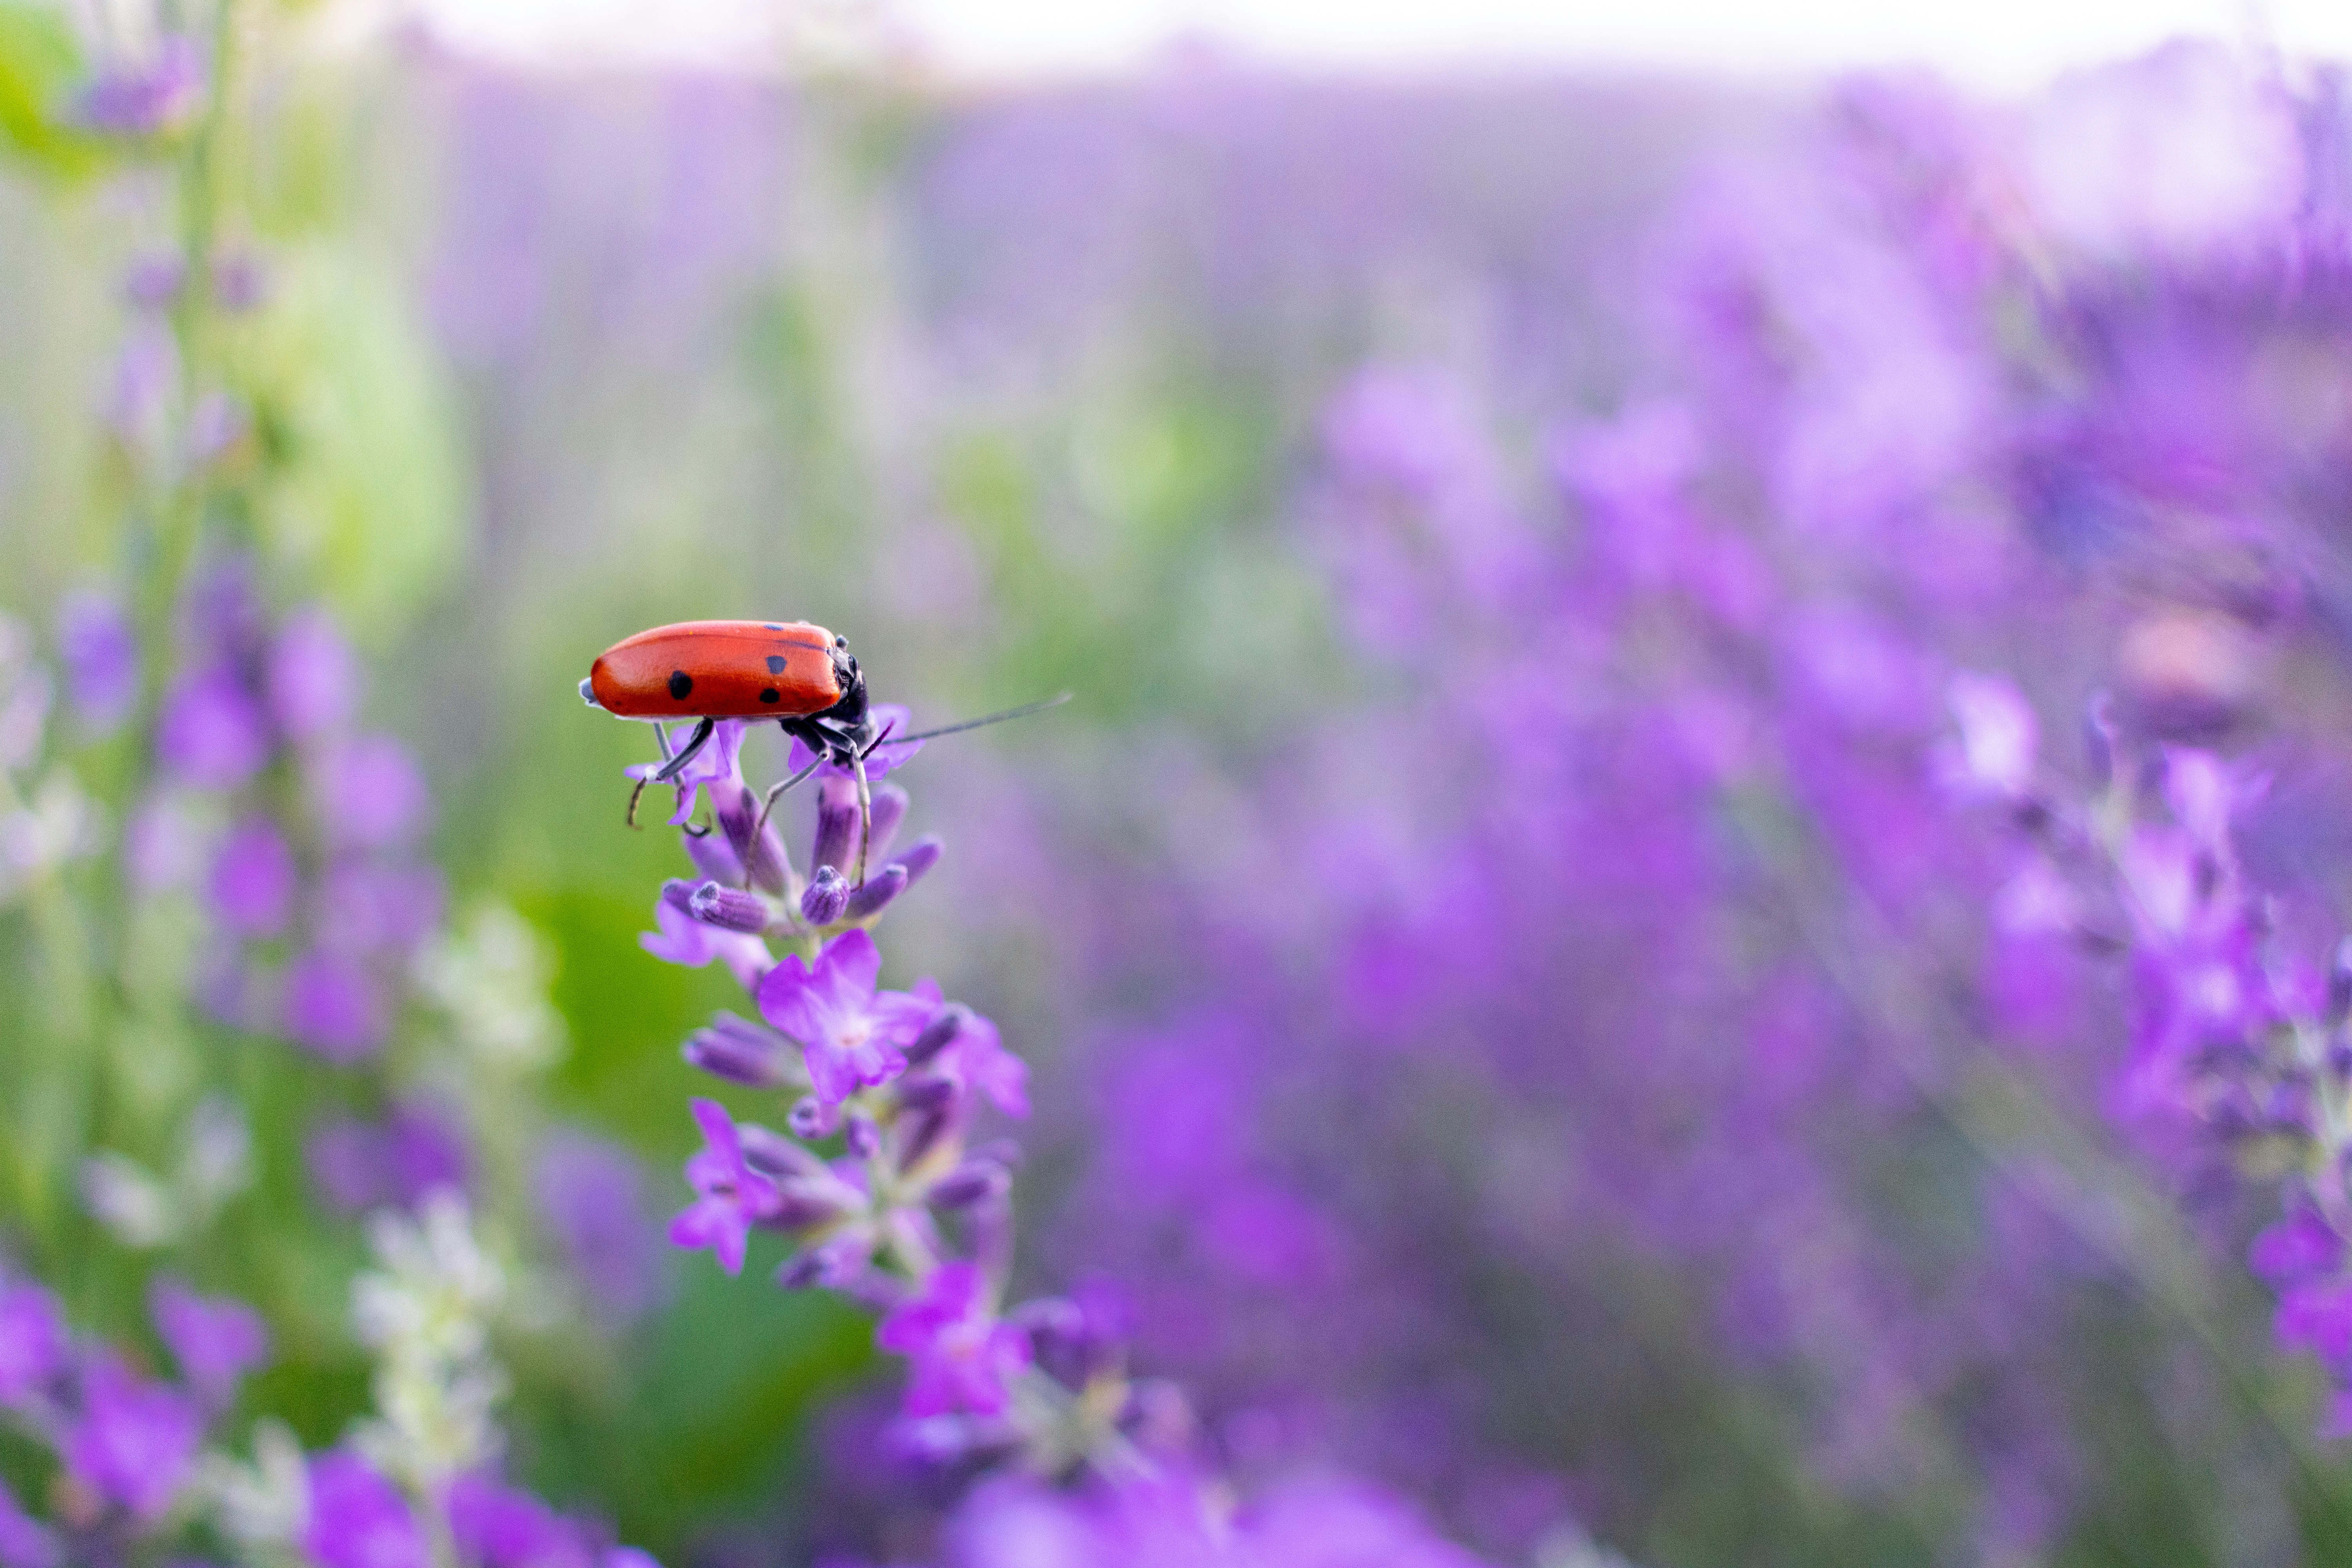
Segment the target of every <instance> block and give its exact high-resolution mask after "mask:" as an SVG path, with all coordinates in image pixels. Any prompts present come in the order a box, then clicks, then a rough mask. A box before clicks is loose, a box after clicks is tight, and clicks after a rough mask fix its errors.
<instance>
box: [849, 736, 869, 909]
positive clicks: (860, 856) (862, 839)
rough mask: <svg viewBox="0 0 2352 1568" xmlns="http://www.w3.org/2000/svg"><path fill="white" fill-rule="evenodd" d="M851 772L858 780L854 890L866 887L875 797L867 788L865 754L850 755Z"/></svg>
mask: <svg viewBox="0 0 2352 1568" xmlns="http://www.w3.org/2000/svg"><path fill="white" fill-rule="evenodd" d="M849 771H850V773H852V774H853V775H854V776H855V777H856V780H857V879H856V880H855V881H853V882H852V883H850V886H851V887H852V888H862V887H864V886H866V840H867V839H869V838H871V837H874V796H873V794H872V792H870V791H869V790H868V789H867V788H866V758H865V755H864V753H862V752H850V753H849Z"/></svg>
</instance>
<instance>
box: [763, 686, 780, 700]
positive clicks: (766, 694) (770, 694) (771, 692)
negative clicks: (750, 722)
mask: <svg viewBox="0 0 2352 1568" xmlns="http://www.w3.org/2000/svg"><path fill="white" fill-rule="evenodd" d="M760 700H761V701H762V702H781V701H782V700H783V698H782V696H781V695H779V694H778V692H777V690H776V689H775V688H774V687H772V686H766V687H762V688H761V689H760Z"/></svg>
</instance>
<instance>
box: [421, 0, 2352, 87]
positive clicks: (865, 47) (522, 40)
mask: <svg viewBox="0 0 2352 1568" xmlns="http://www.w3.org/2000/svg"><path fill="white" fill-rule="evenodd" d="M396 3H404V4H405V5H406V6H408V7H409V8H410V9H412V10H413V11H414V12H415V13H417V14H420V15H421V16H422V17H423V19H424V22H425V26H426V27H427V28H428V29H429V30H430V31H431V32H432V33H433V34H434V35H435V36H436V37H439V38H440V39H441V40H442V41H443V42H445V43H446V44H447V45H448V46H450V47H454V48H457V49H459V50H462V51H465V52H469V53H479V54H486V55H491V56H495V57H499V58H508V59H518V58H520V59H527V60H532V61H538V62H543V63H549V64H584V63H614V62H616V61H620V60H626V59H632V58H634V59H640V60H645V61H647V62H659V63H673V64H678V63H682V64H693V65H702V66H713V65H715V66H721V67H733V68H759V67H761V66H765V65H768V64H771V63H772V62H776V61H778V60H780V59H781V58H782V55H783V52H784V50H785V48H786V47H787V46H786V42H785V40H786V39H792V40H795V41H796V42H797V44H798V46H799V47H801V48H803V49H808V48H817V49H826V48H837V49H847V50H851V51H871V50H873V49H874V48H876V47H877V39H882V38H891V39H896V40H897V41H898V44H899V45H900V46H901V47H907V48H909V49H911V50H912V52H914V53H916V54H917V55H919V57H920V58H925V59H927V60H929V61H930V62H931V63H933V64H935V65H937V66H938V67H940V68H942V69H944V70H946V71H948V72H950V73H951V74H955V75H964V76H978V77H984V78H1007V77H1011V78H1028V77H1037V76H1061V75H1069V74H1074V73H1095V72H1099V71H1104V70H1113V69H1117V68H1120V67H1123V66H1128V65H1131V64H1134V63H1136V62H1139V61H1145V60H1149V59H1150V58H1152V57H1153V56H1154V55H1155V54H1157V53H1159V52H1160V51H1162V50H1164V49H1165V48H1167V47H1168V46H1169V45H1170V44H1171V42H1181V41H1202V40H1206V41H1211V42H1213V43H1215V44H1218V45H1222V46H1223V47H1226V48H1227V49H1229V50H1231V51H1232V52H1233V53H1234V54H1236V55H1238V56H1240V57H1242V58H1256V59H1263V60H1268V61H1278V62H1303V63H1308V64H1321V65H1337V66H1342V67H1355V68H1371V69H1394V68H1411V67H1415V66H1427V65H1433V64H1447V63H1455V64H1458V63H1465V62H1469V63H1486V64H1494V63H1504V64H1515V65H1522V66H1540V65H1548V64H1559V63H1585V64H1594V63H1602V64H1621V65H1634V66H1663V67H1668V68H1684V69H1696V70H1700V71H1709V72H1733V73H1746V72H1757V71H1763V72H1783V71H1790V70H1810V69H1819V68H1835V67H1847V66H1856V65H1882V64H1894V63H1927V64H1931V65H1934V66H1937V67H1938V68H1942V69H1943V70H1945V71H1947V72H1948V73H1950V74H1952V75H1955V76H1958V77H1959V78H1961V79H1965V80H1968V81H1970V82H1973V83H1976V84H1978V85H1980V86H1985V87H1990V88H1994V89H2016V88H2022V87H2027V86H2031V85H2032V84H2033V83H2035V82H2038V81H2040V80H2042V79H2046V78H2047V77H2049V76H2050V75H2052V74H2053V73H2055V72H2056V71H2059V70H2062V69H2063V68H2067V67H2069V66H2073V65H2079V64H2084V63H2088V62H2091V61H2094V60H2098V59H2103V58H2113V57H2115V56H2117V55H2121V54H2127V53H2132V52H2136V51H2137V50H2140V49H2144V48H2147V47H2150V46H2152V45H2154V44H2157V43H2159V42H2161V41H2163V40H2164V39H2165V38H2168V37H2173V36H2175V35H2178V34H2180V33H2184V32H2194V33H2203V34H2210V35H2220V36H2222V37H2232V38H2237V39H2241V40H2255V41H2263V42H2268V43H2274V44H2276V45H2278V46H2280V47H2283V48H2284V49H2285V50H2286V51H2287V52H2289V53H2291V54H2297V55H2331V56H2336V57H2342V58H2352V0H396Z"/></svg>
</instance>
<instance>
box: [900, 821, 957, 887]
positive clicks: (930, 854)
mask: <svg viewBox="0 0 2352 1568" xmlns="http://www.w3.org/2000/svg"><path fill="white" fill-rule="evenodd" d="M946 851H947V845H946V844H945V843H944V842H943V841H941V839H940V837H939V836H938V835H937V834H935V833H926V834H925V835H923V837H920V838H918V839H916V840H915V841H914V842H913V843H912V844H909V845H908V846H907V852H906V853H905V854H904V855H901V856H899V857H898V858H897V859H896V860H893V861H892V862H890V863H891V864H892V865H894V866H904V867H905V868H907V886H908V887H910V888H911V887H913V886H914V885H915V884H916V883H918V882H919V881H921V880H922V879H923V877H924V874H925V873H927V872H928V871H929V870H930V868H932V867H934V866H936V865H938V864H939V863H940V856H941V855H942V854H945V853H946Z"/></svg>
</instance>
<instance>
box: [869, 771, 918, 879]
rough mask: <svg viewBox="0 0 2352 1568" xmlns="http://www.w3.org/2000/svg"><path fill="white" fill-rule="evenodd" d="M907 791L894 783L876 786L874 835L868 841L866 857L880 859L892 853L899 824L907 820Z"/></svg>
mask: <svg viewBox="0 0 2352 1568" xmlns="http://www.w3.org/2000/svg"><path fill="white" fill-rule="evenodd" d="M907 805H908V802H907V792H906V791H905V790H903V789H900V788H899V787H898V785H897V784H877V785H875V786H874V837H871V838H869V839H867V840H866V858H867V859H869V860H879V859H880V858H882V857H883V856H885V855H887V854H888V853H890V841H891V840H892V839H894V838H896V837H898V825H899V824H900V823H902V822H904V821H906V820H907Z"/></svg>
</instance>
